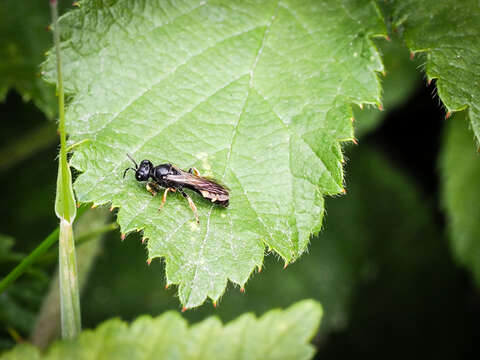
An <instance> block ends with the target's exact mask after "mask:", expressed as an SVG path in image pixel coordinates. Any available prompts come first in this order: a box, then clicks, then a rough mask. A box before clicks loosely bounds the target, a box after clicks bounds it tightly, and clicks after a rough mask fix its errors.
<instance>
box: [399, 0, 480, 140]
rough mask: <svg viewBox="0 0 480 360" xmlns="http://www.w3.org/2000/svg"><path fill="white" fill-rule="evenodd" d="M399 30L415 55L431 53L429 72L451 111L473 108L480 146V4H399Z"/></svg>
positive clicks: (416, 0) (444, 0) (471, 0)
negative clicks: (479, 79)
mask: <svg viewBox="0 0 480 360" xmlns="http://www.w3.org/2000/svg"><path fill="white" fill-rule="evenodd" d="M391 10H392V17H393V26H394V27H395V28H397V30H398V31H403V37H404V39H405V42H406V43H407V46H408V47H409V49H410V50H411V51H412V53H422V52H425V53H426V63H425V72H426V74H427V77H428V79H436V86H437V89H438V95H439V97H440V99H441V100H442V102H443V103H444V105H445V107H446V108H447V110H448V111H460V110H464V109H467V113H468V116H469V118H470V122H471V126H472V129H473V131H474V133H475V136H476V138H477V142H480V86H479V85H478V83H479V82H478V74H480V61H478V59H480V41H478V39H479V38H480V25H479V24H480V5H479V3H478V0H464V1H449V0H441V1H438V0H394V1H393V3H392V4H391Z"/></svg>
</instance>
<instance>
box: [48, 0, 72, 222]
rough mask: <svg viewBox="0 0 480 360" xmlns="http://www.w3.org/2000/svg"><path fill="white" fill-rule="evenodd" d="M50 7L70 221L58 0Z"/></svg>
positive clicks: (67, 209)
mask: <svg viewBox="0 0 480 360" xmlns="http://www.w3.org/2000/svg"><path fill="white" fill-rule="evenodd" d="M50 7H51V9H52V19H53V26H54V28H53V37H54V42H55V53H56V57H57V93H58V115H59V122H58V132H59V133H60V163H61V171H62V185H63V189H64V191H63V203H64V205H63V212H64V213H63V214H62V215H63V217H64V218H65V219H68V220H70V206H69V205H70V198H69V196H68V191H66V189H68V188H69V186H70V184H69V182H68V180H69V179H70V177H69V176H68V164H67V134H66V132H65V98H64V93H63V77H62V62H61V58H60V31H59V28H58V9H57V0H50Z"/></svg>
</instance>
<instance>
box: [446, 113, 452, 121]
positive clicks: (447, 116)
mask: <svg viewBox="0 0 480 360" xmlns="http://www.w3.org/2000/svg"><path fill="white" fill-rule="evenodd" d="M450 116H452V113H451V112H450V111H447V113H446V114H445V119H449V118H450Z"/></svg>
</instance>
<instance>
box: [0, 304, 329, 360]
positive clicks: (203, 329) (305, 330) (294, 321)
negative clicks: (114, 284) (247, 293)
mask: <svg viewBox="0 0 480 360" xmlns="http://www.w3.org/2000/svg"><path fill="white" fill-rule="evenodd" d="M321 315H322V309H321V307H320V305H319V304H318V303H316V302H314V301H311V300H305V301H302V302H299V303H296V304H294V305H292V306H291V307H289V308H288V309H286V310H273V311H269V312H268V313H266V314H265V315H263V316H262V317H260V318H258V319H257V318H255V316H253V315H252V314H245V315H242V316H240V317H239V318H238V319H236V320H234V321H232V322H230V323H228V324H225V325H222V323H221V322H220V321H219V320H218V319H216V318H209V319H206V320H204V321H203V322H201V323H198V324H195V325H192V326H190V327H189V326H188V323H187V322H186V321H185V320H184V319H182V317H181V316H180V315H178V313H176V312H167V313H165V314H163V315H162V316H159V317H157V318H151V317H147V316H142V317H140V318H138V319H136V320H135V321H134V322H133V323H132V324H131V325H127V324H126V323H124V322H122V321H120V320H109V321H107V322H105V323H104V324H102V325H100V326H99V327H98V328H97V329H95V330H93V331H92V330H87V331H84V332H82V333H81V334H80V336H79V337H78V338H77V339H75V340H71V341H64V342H57V343H55V344H54V345H53V346H52V347H51V348H50V349H49V350H48V351H47V353H46V354H45V355H44V356H39V354H38V351H35V350H33V349H34V348H33V347H29V348H28V347H25V346H21V347H19V348H16V349H14V350H12V351H11V352H9V353H7V354H5V355H4V356H2V357H1V359H2V360H5V359H11V360H14V359H22V360H23V359H25V357H24V356H25V355H26V354H28V356H32V358H35V357H37V358H41V359H45V360H53V359H59V360H60V359H81V358H85V359H87V358H88V359H91V358H101V359H115V360H121V359H128V360H137V359H139V360H140V359H151V358H155V359H165V360H168V359H186V360H187V359H192V360H193V359H198V360H199V359H219V360H221V359H225V360H230V359H245V360H246V359H259V360H260V359H261V360H267V359H285V360H287V359H299V360H300V359H311V358H312V357H313V355H314V352H315V351H314V348H313V346H312V345H310V344H309V341H310V340H311V339H312V337H313V335H314V334H315V332H316V330H317V328H318V325H319V323H320V318H321Z"/></svg>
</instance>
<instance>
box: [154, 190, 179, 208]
mask: <svg viewBox="0 0 480 360" xmlns="http://www.w3.org/2000/svg"><path fill="white" fill-rule="evenodd" d="M169 191H173V192H175V191H177V190H176V189H174V188H166V189H165V191H164V193H163V196H162V204H161V205H160V207H159V208H158V210H162V209H163V205H165V201H167V194H168V192H169Z"/></svg>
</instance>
